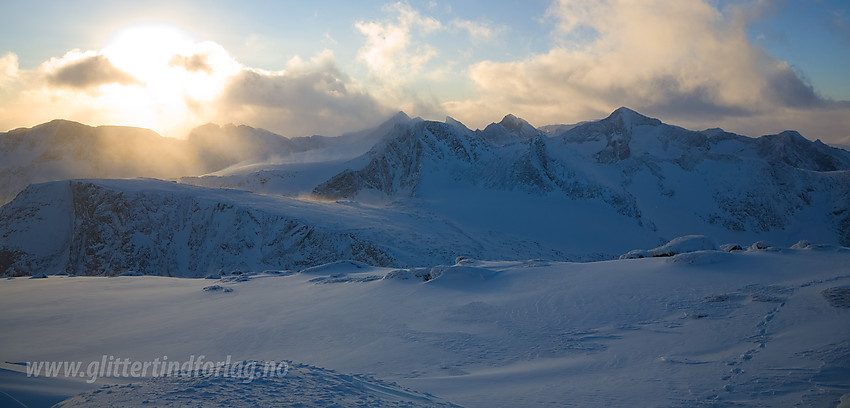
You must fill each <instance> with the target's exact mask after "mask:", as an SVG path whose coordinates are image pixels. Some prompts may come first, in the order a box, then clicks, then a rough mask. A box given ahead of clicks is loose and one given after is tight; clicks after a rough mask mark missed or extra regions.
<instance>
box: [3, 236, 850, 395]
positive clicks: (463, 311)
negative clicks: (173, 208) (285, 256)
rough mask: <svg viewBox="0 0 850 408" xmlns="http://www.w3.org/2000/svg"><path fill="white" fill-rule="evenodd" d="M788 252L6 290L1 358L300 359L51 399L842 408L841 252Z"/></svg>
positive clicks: (50, 280)
mask: <svg viewBox="0 0 850 408" xmlns="http://www.w3.org/2000/svg"><path fill="white" fill-rule="evenodd" d="M743 244H744V246H749V243H743ZM680 247H682V246H680ZM796 248H800V249H789V248H777V247H771V248H768V249H764V250H757V249H749V250H740V251H734V252H723V251H712V250H709V251H704V250H698V251H695V252H684V253H679V254H676V255H673V256H670V257H664V258H644V259H629V260H614V261H604V262H589V263H561V262H551V261H543V260H529V261H511V262H507V261H499V262H497V261H480V260H473V259H468V258H460V259H458V260H457V264H455V265H451V264H449V265H442V266H440V265H433V266H427V267H422V268H411V269H393V268H377V267H373V266H369V265H365V264H363V263H360V262H353V261H352V262H347V261H345V262H336V263H332V264H328V265H325V266H321V267H318V268H313V269H309V270H306V271H304V272H303V273H291V272H287V273H272V272H269V273H261V274H250V273H242V274H238V275H223V276H220V278H221V279H176V278H168V277H156V276H123V277H113V278H107V277H70V276H48V277H47V278H46V279H27V278H11V279H6V280H4V281H2V282H0V310H3V313H2V314H0V327H3V328H4V329H3V330H2V331H0V346H2V347H0V350H2V351H0V360H2V361H8V362H12V363H24V362H28V361H29V362H33V361H82V362H84V363H87V362H91V361H100V360H101V358H102V356H104V355H108V356H115V358H122V359H123V358H128V359H130V360H132V361H151V360H153V359H155V358H162V357H163V356H168V358H169V359H170V360H182V361H186V360H188V359H189V358H190V356H199V355H204V356H206V359H207V360H212V361H220V360H224V359H225V357H226V356H232V358H233V359H234V360H258V361H284V360H286V361H293V362H295V363H293V367H295V369H294V371H293V375H292V377H282V378H274V379H258V380H255V381H254V382H252V383H251V384H242V383H240V382H239V381H234V380H232V379H226V378H172V379H169V378H156V379H153V381H152V382H145V380H143V379H138V378H136V379H134V378H129V379H124V382H125V383H132V385H129V386H127V385H110V386H108V387H107V388H103V389H101V390H99V391H97V390H95V391H91V392H88V393H86V394H83V395H81V396H78V397H74V398H72V399H70V400H68V401H67V403H66V404H65V405H63V406H74V405H76V404H82V405H92V406H106V405H109V404H120V405H127V406H133V405H142V404H143V403H150V404H153V405H167V404H168V403H172V402H173V401H191V402H192V404H198V405H204V404H205V406H221V405H251V406H264V405H275V402H276V401H277V402H280V403H281V404H287V403H289V404H290V405H291V404H292V401H296V402H300V403H303V404H304V405H306V406H318V405H333V404H334V403H336V404H339V405H346V406H349V405H357V404H361V405H370V404H371V402H375V405H377V406H407V405H404V404H403V403H402V402H404V401H411V402H412V403H411V404H410V405H411V406H427V405H429V404H431V405H434V404H437V403H447V401H450V402H452V403H455V404H458V405H462V406H468V407H494V406H553V407H554V406H622V407H626V406H635V405H639V406H683V407H684V406H688V407H691V406H719V407H739V406H825V407H835V406H837V405H838V404H839V399H840V398H841V397H842V395H845V394H848V393H850V383H848V382H847V378H850V376H848V375H849V374H850V308H848V305H850V268H848V266H847V265H850V250H848V249H847V248H840V247H834V246H819V245H813V244H808V243H807V244H806V245H803V244H801V245H797V246H796ZM211 285H219V286H221V287H225V288H231V289H233V290H232V291H230V292H225V291H223V290H220V291H205V290H204V288H205V287H208V286H211ZM299 367H300V368H299ZM317 367H322V368H321V369H319V368H317ZM352 374H356V375H355V376H353V377H352V376H351V375H352ZM110 380H111V381H115V380H121V379H110ZM411 390H417V391H411ZM7 392H8V391H7ZM425 393H429V394H431V395H429V394H425ZM390 395H393V396H394V397H393V398H394V399H393V398H390ZM402 397H403V398H402ZM414 397H416V398H414ZM438 397H439V398H438ZM287 398H289V399H287ZM404 398H407V400H405V399H404ZM417 398H419V399H417ZM400 401H401V402H400ZM382 404H384V405H382ZM392 404H396V405H392ZM415 404H419V405H415Z"/></svg>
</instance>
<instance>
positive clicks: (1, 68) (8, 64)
mask: <svg viewBox="0 0 850 408" xmlns="http://www.w3.org/2000/svg"><path fill="white" fill-rule="evenodd" d="M17 77H18V56H17V55H15V54H13V53H11V52H9V53H6V55H4V56H3V57H0V86H5V85H7V84H9V83H11V82H13V81H16V80H17Z"/></svg>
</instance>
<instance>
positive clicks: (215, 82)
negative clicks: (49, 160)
mask: <svg viewBox="0 0 850 408" xmlns="http://www.w3.org/2000/svg"><path fill="white" fill-rule="evenodd" d="M102 54H103V55H104V56H106V57H107V58H108V59H109V61H110V62H111V63H112V64H113V65H114V66H115V67H116V68H118V69H120V70H122V71H124V72H126V73H128V74H130V75H132V76H133V77H134V78H135V79H136V81H137V82H136V83H134V84H131V85H119V84H113V85H109V86H107V87H105V88H104V89H103V95H102V96H103V100H102V101H103V103H105V104H109V105H110V106H111V107H112V108H113V109H118V110H120V111H122V113H123V115H122V116H125V120H127V119H129V120H130V122H132V123H134V124H135V125H137V126H144V127H150V128H153V129H157V130H160V131H166V130H172V129H177V128H179V127H180V124H182V123H185V122H186V121H187V118H192V117H196V118H197V117H198V116H199V115H200V112H199V110H200V109H203V107H204V106H205V105H206V104H210V103H212V102H214V101H215V100H216V98H217V97H219V96H220V95H221V93H222V91H223V90H224V87H225V86H226V84H227V81H228V79H230V78H231V77H232V76H233V75H235V74H236V73H238V72H239V70H240V69H241V66H240V65H239V64H238V63H237V62H236V61H235V60H234V59H233V58H232V57H231V56H230V55H229V54H228V53H227V52H226V51H225V50H224V49H223V48H222V47H221V46H219V45H218V44H215V43H212V42H196V41H194V40H192V39H191V38H190V37H189V36H188V35H187V34H185V33H184V32H183V31H181V30H180V29H178V28H176V27H172V26H165V25H153V24H151V25H134V26H130V27H126V28H124V29H122V30H120V31H119V32H118V33H117V34H116V35H114V36H113V38H112V39H111V41H110V42H109V44H108V45H107V46H106V47H105V48H104V49H103V50H102Z"/></svg>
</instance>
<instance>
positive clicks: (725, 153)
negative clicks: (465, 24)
mask: <svg viewBox="0 0 850 408" xmlns="http://www.w3.org/2000/svg"><path fill="white" fill-rule="evenodd" d="M240 140H251V141H253V142H252V145H250V146H246V147H242V148H241V150H240V149H236V148H223V147H225V146H229V145H231V144H233V145H239V141H240ZM186 143H190V144H194V145H195V146H196V148H194V149H189V150H190V151H193V152H195V153H198V152H202V153H203V154H202V156H203V155H205V156H204V157H203V158H202V159H201V160H200V161H201V162H203V163H216V164H215V166H213V167H222V166H228V168H227V169H223V170H220V171H217V172H215V173H212V174H208V175H206V176H204V177H184V178H182V179H180V181H181V183H166V182H160V181H155V180H124V181H121V180H111V181H98V180H79V181H71V182H68V181H63V182H56V183H47V184H42V185H34V186H31V187H30V188H29V189H28V190H27V191H26V192H25V193H23V194H21V195H20V196H19V197H18V198H17V199H16V200H15V201H13V202H12V203H10V204H8V205H6V206H5V207H4V208H3V209H2V210H0V220H2V221H3V222H2V224H0V237H2V238H0V251H2V252H0V254H2V257H0V274H6V275H14V274H28V273H35V272H37V271H44V270H47V271H50V272H59V271H67V272H69V273H74V274H104V273H105V274H117V273H125V272H132V273H146V274H161V275H172V276H204V275H206V274H210V273H214V272H215V271H217V270H219V269H224V270H226V271H227V270H233V269H248V270H263V269H293V268H294V269H300V268H304V267H308V266H312V265H317V264H321V263H326V262H331V261H335V260H341V259H354V260H358V261H362V262H366V263H371V264H374V265H381V266H397V267H401V266H416V265H428V264H436V263H446V262H450V261H452V260H454V258H455V257H457V256H471V257H475V258H483V259H497V258H498V259H527V258H547V259H554V260H593V259H613V258H616V257H618V256H619V255H622V254H624V253H626V252H628V251H629V250H631V249H635V248H652V247H655V246H658V245H660V244H662V243H664V242H667V241H669V240H670V239H672V238H675V237H678V236H684V235H693V234H702V235H708V236H711V237H713V238H714V239H716V240H717V241H718V242H720V243H741V244H744V245H749V244H750V243H752V242H755V241H759V240H767V241H771V242H773V243H775V244H778V245H784V246H790V245H791V244H793V243H794V242H797V241H798V240H800V239H807V240H810V241H813V242H818V243H823V244H833V245H835V244H838V245H845V246H847V245H850V152H847V151H844V150H841V149H837V148H833V147H830V146H827V145H825V144H823V143H821V142H819V141H815V142H811V141H808V140H806V139H805V138H803V137H802V136H800V135H799V134H798V133H796V132H783V133H781V134H779V135H771V136H763V137H761V138H749V137H745V136H740V135H735V134H731V133H727V132H724V131H722V130H720V129H709V130H706V131H691V130H687V129H683V128H680V127H676V126H671V125H667V124H664V123H663V122H661V121H660V120H658V119H653V118H648V117H646V116H643V115H641V114H639V113H637V112H634V111H632V110H629V109H627V108H620V109H618V110H616V111H615V112H613V113H612V114H611V115H610V116H609V117H607V118H605V119H602V120H598V121H592V122H585V123H582V124H579V125H576V126H560V127H559V126H554V127H548V128H546V131H541V130H538V129H535V128H534V127H533V126H531V125H530V124H529V123H528V122H526V121H524V120H522V119H520V118H517V117H515V116H513V115H507V116H506V117H505V118H504V119H503V120H502V121H500V122H499V123H493V124H491V125H489V126H487V127H486V128H485V129H484V130H475V131H473V130H470V129H468V128H467V127H466V126H464V125H463V124H462V123H460V122H458V121H456V120H454V119H451V118H447V120H446V121H445V122H435V121H426V120H422V119H419V118H415V119H411V118H409V117H407V115H404V114H403V113H400V114H398V115H396V116H395V117H393V118H392V119H390V120H389V121H388V122H386V123H384V124H383V125H381V126H379V127H378V128H375V129H371V130H367V131H362V132H357V133H350V134H347V135H343V136H340V137H338V138H325V137H316V136H314V137H310V138H300V139H298V138H296V139H283V138H280V137H277V136H276V135H273V134H270V133H268V132H265V131H262V130H257V129H252V128H248V127H235V126H225V127H220V126H216V125H207V126H204V127H201V128H199V129H196V131H195V132H194V133H193V135H192V136H190V138H189V139H188V140H187V142H186ZM198 146H200V147H198ZM258 146H259V147H258ZM216 149H218V150H216ZM275 156H278V157H275ZM187 184H195V185H198V186H202V187H207V188H199V187H193V186H189V185H187ZM218 187H228V188H236V189H242V190H249V191H252V192H254V193H255V194H250V193H248V192H236V191H228V190H220V189H218ZM260 194H262V195H260ZM55 225H62V226H64V227H62V228H59V229H55V228H54V227H53V226H55ZM51 228H53V229H51ZM46 231H50V232H46ZM43 232H44V233H43ZM45 237H47V238H45Z"/></svg>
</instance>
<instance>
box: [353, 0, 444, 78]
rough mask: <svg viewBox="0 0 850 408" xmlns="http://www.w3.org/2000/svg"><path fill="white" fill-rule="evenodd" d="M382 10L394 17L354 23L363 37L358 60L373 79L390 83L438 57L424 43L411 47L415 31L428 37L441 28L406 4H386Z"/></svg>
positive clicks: (431, 48)
mask: <svg viewBox="0 0 850 408" xmlns="http://www.w3.org/2000/svg"><path fill="white" fill-rule="evenodd" d="M384 11H385V12H387V13H389V14H391V15H393V18H392V19H391V20H390V21H385V22H376V21H372V22H363V21H361V22H358V23H356V24H355V27H356V28H357V30H358V31H360V33H361V34H363V35H365V36H366V43H365V44H364V45H363V47H362V48H361V49H360V51H359V52H358V58H359V59H360V60H361V61H363V62H365V63H366V65H367V66H368V68H369V70H370V73H371V75H372V76H373V77H374V78H381V79H383V80H386V81H390V82H393V81H398V80H399V79H400V78H402V76H403V75H408V76H409V75H411V74H416V73H418V72H420V71H421V69H422V67H423V66H424V65H425V63H427V62H428V61H429V60H431V59H432V58H433V57H434V56H436V55H437V51H436V50H435V49H434V48H433V47H431V46H429V45H427V44H418V45H416V44H414V42H413V34H414V31H416V32H418V33H422V34H427V33H431V32H434V31H437V30H440V29H442V28H443V25H442V23H440V22H439V21H438V20H436V19H434V18H432V17H426V16H423V15H422V14H420V13H419V12H418V11H417V10H414V9H413V8H411V7H410V6H409V5H407V4H405V3H394V4H389V5H387V6H384ZM402 73H405V74H402Z"/></svg>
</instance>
